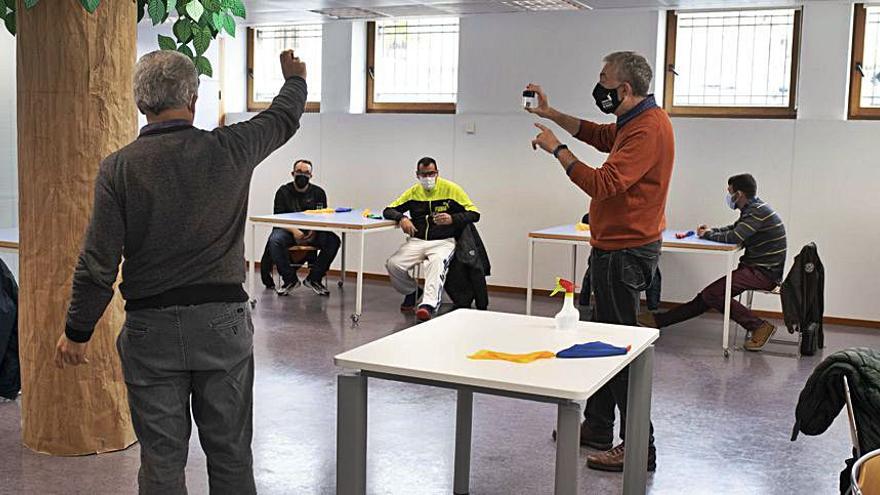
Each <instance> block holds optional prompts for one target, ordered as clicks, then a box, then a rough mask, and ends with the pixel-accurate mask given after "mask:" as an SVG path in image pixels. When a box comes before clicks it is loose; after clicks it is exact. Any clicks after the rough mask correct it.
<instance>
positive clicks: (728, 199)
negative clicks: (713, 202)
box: [724, 193, 736, 210]
mask: <svg viewBox="0 0 880 495" xmlns="http://www.w3.org/2000/svg"><path fill="white" fill-rule="evenodd" d="M734 194H736V193H733V194H726V193H725V194H724V204H726V205H727V207H728V208H730V209H731V210H735V209H736V201H735V200H734V199H733V196H734Z"/></svg>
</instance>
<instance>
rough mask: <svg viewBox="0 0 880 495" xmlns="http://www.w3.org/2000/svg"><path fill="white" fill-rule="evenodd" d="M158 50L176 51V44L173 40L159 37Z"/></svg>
mask: <svg viewBox="0 0 880 495" xmlns="http://www.w3.org/2000/svg"><path fill="white" fill-rule="evenodd" d="M159 49H160V50H177V43H175V42H174V38H169V37H168V36H162V35H161V34H160V35H159Z"/></svg>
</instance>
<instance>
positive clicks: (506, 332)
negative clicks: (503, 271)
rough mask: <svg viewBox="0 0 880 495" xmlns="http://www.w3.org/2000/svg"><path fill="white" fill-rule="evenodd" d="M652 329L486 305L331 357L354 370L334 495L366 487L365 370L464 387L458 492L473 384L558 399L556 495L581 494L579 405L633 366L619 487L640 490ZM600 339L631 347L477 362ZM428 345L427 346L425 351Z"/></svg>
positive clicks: (341, 392)
mask: <svg viewBox="0 0 880 495" xmlns="http://www.w3.org/2000/svg"><path fill="white" fill-rule="evenodd" d="M658 336H659V332H658V331H657V330H656V329H653V328H639V327H629V326H622V325H607V324H600V323H587V322H579V323H578V327H577V329H576V330H572V331H566V332H562V331H558V330H556V328H555V326H554V323H553V319H551V318H540V317H535V316H524V315H515V314H507V313H493V312H488V311H475V310H458V311H454V312H452V313H449V314H447V315H444V316H441V317H439V318H435V319H433V320H431V321H429V322H427V323H424V324H421V325H418V326H416V327H411V328H409V329H407V330H403V331H401V332H397V333H395V334H392V335H389V336H388V337H385V338H382V339H379V340H376V341H373V342H371V343H369V344H366V345H363V346H361V347H358V348H356V349H353V350H350V351H348V352H344V353H342V354H339V355H338V356H336V357H335V358H334V362H335V363H336V365H337V366H341V367H343V368H347V369H349V370H357V371H356V372H354V373H350V374H341V375H339V377H338V385H339V388H338V401H337V405H336V407H337V427H336V442H337V447H336V493H337V494H340V495H362V494H364V493H365V492H366V472H367V471H366V465H367V464H366V462H367V378H379V379H385V380H394V381H399V382H408V383H417V384H422V385H430V386H434V387H441V388H451V389H455V390H457V391H458V405H457V408H456V410H457V412H456V428H455V437H456V438H455V463H454V465H455V473H454V480H455V481H454V493H456V494H465V493H468V492H469V484H470V483H469V478H470V448H471V425H472V423H471V418H472V413H473V394H474V392H477V393H482V394H490V395H500V396H505V397H514V398H519V399H526V400H533V401H539V402H549V403H554V404H557V407H558V410H557V431H558V435H557V443H556V484H555V492H554V493H555V494H556V495H563V494H564V495H575V494H576V493H577V492H578V488H577V485H578V475H577V473H578V465H579V462H578V452H579V450H580V416H581V408H580V405H579V404H578V403H577V402H575V401H583V400H586V399H588V398H589V397H590V396H591V395H593V394H594V393H595V392H596V391H597V390H599V388H601V387H602V386H603V385H605V384H606V383H607V382H608V381H609V380H610V379H611V378H612V377H614V376H615V375H616V374H617V373H618V372H620V371H621V370H622V369H623V368H624V367H626V366H627V365H629V366H630V371H629V373H630V375H629V395H628V398H629V401H628V404H629V407H628V411H627V423H626V439H627V443H626V446H627V448H626V454H625V455H626V458H625V461H624V474H623V492H624V493H625V494H644V493H645V483H646V480H647V462H648V437H649V420H650V410H651V380H652V370H653V356H654V346H653V345H652V344H653V342H654V341H655V340H657V337H658ZM594 340H601V341H604V342H608V343H610V344H614V345H618V346H627V345H631V346H632V350H631V351H630V352H629V353H628V354H627V355H625V356H614V357H605V358H591V359H545V360H539V361H536V362H533V363H529V364H516V363H510V362H506V361H483V360H471V359H468V358H467V356H468V355H470V354H473V353H474V352H476V351H478V350H480V349H490V350H495V351H502V352H511V353H522V352H532V351H541V350H549V351H552V352H559V351H561V350H562V349H565V348H567V347H569V346H571V345H573V344H580V343H584V342H590V341H594ZM428 350H430V352H426V351H428Z"/></svg>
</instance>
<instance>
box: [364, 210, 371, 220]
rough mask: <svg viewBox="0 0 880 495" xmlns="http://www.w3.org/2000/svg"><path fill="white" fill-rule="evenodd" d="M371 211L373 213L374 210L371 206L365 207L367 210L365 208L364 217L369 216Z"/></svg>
mask: <svg viewBox="0 0 880 495" xmlns="http://www.w3.org/2000/svg"><path fill="white" fill-rule="evenodd" d="M371 213H372V212H371V211H370V209H369V208H367V209H365V210H364V218H367V217H368V216H370V214H371Z"/></svg>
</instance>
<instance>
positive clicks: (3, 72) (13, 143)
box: [0, 28, 18, 228]
mask: <svg viewBox="0 0 880 495" xmlns="http://www.w3.org/2000/svg"><path fill="white" fill-rule="evenodd" d="M15 99H16V96H15V38H13V37H12V35H10V34H9V33H8V32H7V31H6V29H5V28H0V228H3V227H12V226H15V225H18V167H17V166H16V163H17V161H18V152H17V149H18V137H17V135H16V132H15V129H16V125H15V121H16V113H15Z"/></svg>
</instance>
